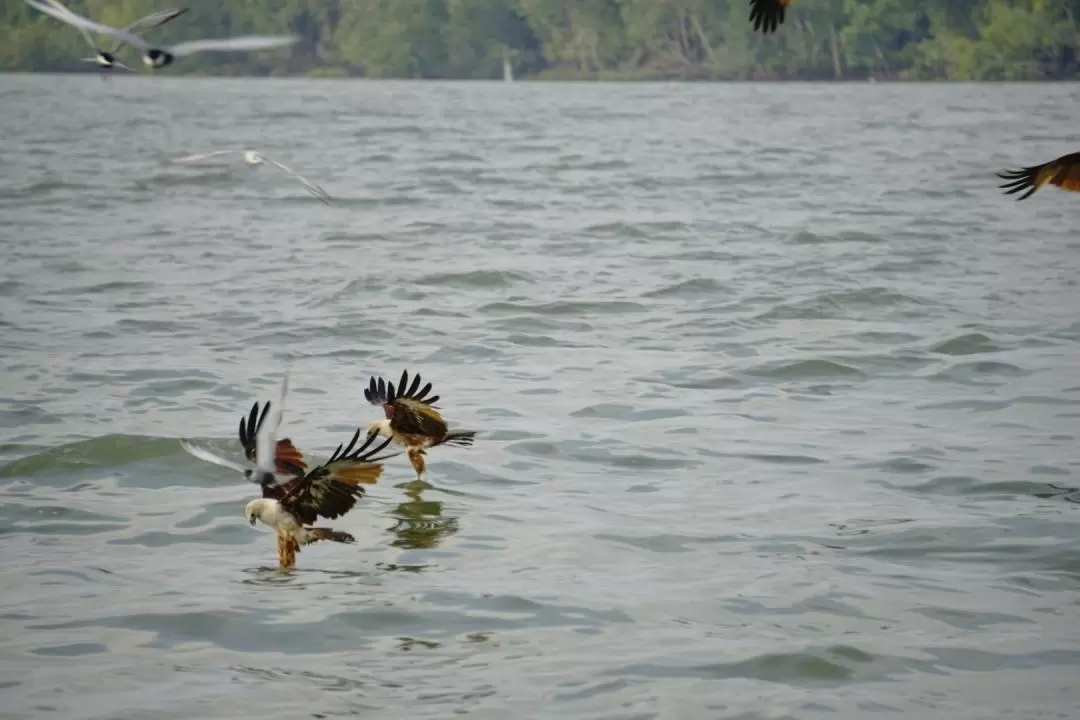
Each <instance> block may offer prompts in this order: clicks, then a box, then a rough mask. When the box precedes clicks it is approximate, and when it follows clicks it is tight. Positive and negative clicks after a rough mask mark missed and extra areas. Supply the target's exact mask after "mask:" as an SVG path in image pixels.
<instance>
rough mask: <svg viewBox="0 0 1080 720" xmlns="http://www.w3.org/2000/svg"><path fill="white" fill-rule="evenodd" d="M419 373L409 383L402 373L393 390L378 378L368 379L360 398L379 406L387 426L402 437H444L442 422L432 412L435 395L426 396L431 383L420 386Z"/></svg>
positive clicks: (406, 373)
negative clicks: (388, 423)
mask: <svg viewBox="0 0 1080 720" xmlns="http://www.w3.org/2000/svg"><path fill="white" fill-rule="evenodd" d="M420 382H421V379H420V374H419V373H417V374H416V375H415V376H413V380H412V384H411V385H410V384H409V371H408V370H403V371H402V373H401V379H400V380H399V381H398V384H397V387H396V388H395V387H394V383H393V382H387V381H385V380H383V379H382V378H378V379H376V378H375V377H372V378H371V382H370V383H369V384H368V387H367V389H365V390H364V397H365V398H367V401H368V402H369V403H371V404H372V405H382V407H383V411H384V412H385V413H386V417H388V418H389V419H390V427H391V428H392V429H393V430H395V431H396V432H399V433H404V434H406V435H424V436H427V437H439V436H442V435H445V434H446V421H445V420H443V419H442V416H441V415H439V412H438V410H436V409H435V401H436V400H438V399H439V396H438V395H433V396H431V397H428V396H427V394H428V393H429V392H431V383H427V384H426V385H424V386H423V387H420Z"/></svg>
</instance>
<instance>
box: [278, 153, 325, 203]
mask: <svg viewBox="0 0 1080 720" xmlns="http://www.w3.org/2000/svg"><path fill="white" fill-rule="evenodd" d="M262 159H263V160H265V161H266V162H268V163H270V164H271V165H273V166H274V167H277V168H280V169H281V170H284V171H285V172H287V173H289V174H290V175H292V176H293V177H294V178H296V179H297V180H299V181H300V182H301V183H303V185H304V187H306V188H307V191H308V192H309V193H311V194H312V195H314V196H315V197H317V198H319V199H320V200H322V201H323V202H324V203H326V204H327V205H329V204H330V194H329V193H327V192H326V191H325V190H323V189H322V188H321V187H319V186H318V185H316V184H315V183H313V182H309V181H308V180H307V179H305V178H304V177H303V176H302V175H300V173H298V172H296V171H295V170H293V169H292V168H289V167H286V166H285V165H282V164H281V163H279V162H278V161H277V160H271V159H270V158H268V157H266V156H265V155H263V156H262Z"/></svg>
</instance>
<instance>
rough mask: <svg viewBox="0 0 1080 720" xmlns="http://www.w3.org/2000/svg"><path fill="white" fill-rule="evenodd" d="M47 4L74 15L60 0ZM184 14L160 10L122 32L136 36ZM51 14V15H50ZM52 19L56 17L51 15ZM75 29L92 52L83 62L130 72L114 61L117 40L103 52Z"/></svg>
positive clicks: (106, 68)
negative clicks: (109, 48)
mask: <svg viewBox="0 0 1080 720" xmlns="http://www.w3.org/2000/svg"><path fill="white" fill-rule="evenodd" d="M48 3H49V5H51V6H52V7H53V8H54V9H56V10H57V11H58V12H60V13H65V14H67V15H75V13H73V12H72V11H71V10H69V9H68V8H67V7H65V6H64V5H63V4H62V3H61V2H60V0H48ZM186 12H187V8H183V9H181V10H161V11H160V12H156V13H151V14H150V15H147V16H146V17H143V18H139V19H138V20H136V21H135V22H133V23H131V24H130V25H128V26H127V27H125V28H124V32H127V33H132V34H137V33H140V32H146V31H148V30H153V29H154V28H156V27H159V26H161V25H164V24H165V23H167V22H169V21H170V20H173V19H175V18H178V17H180V16H181V15H183V14H184V13H186ZM51 14H52V13H50V15H51ZM53 17H56V16H55V15H53ZM75 28H77V29H78V31H79V33H80V34H82V36H83V38H84V39H85V40H86V43H87V44H88V45H89V46H90V49H91V50H93V51H94V56H93V57H88V58H82V60H83V62H92V63H95V64H96V65H97V66H98V67H100V68H101V69H102V70H112V69H114V68H123V69H124V70H131V68H129V67H128V66H127V65H125V64H124V63H122V62H120V61H119V60H117V59H116V53H117V52H118V51H119V50H120V45H121V43H120V41H119V40H118V41H116V43H114V45H113V47H112V49H111V50H104V49H102V48H101V47H99V46H98V44H97V43H95V42H94V39H93V38H92V37H90V33H89V32H87V30H86V28H85V27H82V26H81V25H75Z"/></svg>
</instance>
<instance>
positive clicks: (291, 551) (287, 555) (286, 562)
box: [277, 535, 297, 570]
mask: <svg viewBox="0 0 1080 720" xmlns="http://www.w3.org/2000/svg"><path fill="white" fill-rule="evenodd" d="M277 544H278V567H280V568H281V569H282V570H288V569H289V568H291V567H293V566H294V565H296V550H297V543H296V540H295V539H294V538H291V537H287V536H285V535H278V541H277Z"/></svg>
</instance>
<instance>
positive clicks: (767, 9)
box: [750, 0, 791, 35]
mask: <svg viewBox="0 0 1080 720" xmlns="http://www.w3.org/2000/svg"><path fill="white" fill-rule="evenodd" d="M790 4H791V0H750V22H752V23H754V30H760V31H761V33H762V34H763V35H768V34H769V33H771V32H776V28H777V27H778V26H780V25H783V24H784V11H785V10H786V9H787V6H788V5H790Z"/></svg>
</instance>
